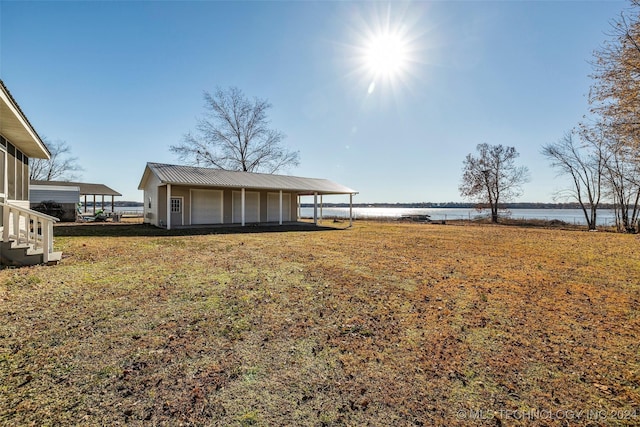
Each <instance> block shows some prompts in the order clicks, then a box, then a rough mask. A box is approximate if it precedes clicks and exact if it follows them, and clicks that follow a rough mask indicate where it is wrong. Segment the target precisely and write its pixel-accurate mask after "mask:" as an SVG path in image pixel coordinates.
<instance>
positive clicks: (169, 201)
mask: <svg viewBox="0 0 640 427" xmlns="http://www.w3.org/2000/svg"><path fill="white" fill-rule="evenodd" d="M167 230H171V184H167Z"/></svg>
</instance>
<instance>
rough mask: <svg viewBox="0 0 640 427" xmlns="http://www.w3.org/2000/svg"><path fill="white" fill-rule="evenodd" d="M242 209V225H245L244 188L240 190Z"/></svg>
mask: <svg viewBox="0 0 640 427" xmlns="http://www.w3.org/2000/svg"><path fill="white" fill-rule="evenodd" d="M240 211H241V213H242V226H243V227H244V218H245V217H244V188H242V190H241V191H240Z"/></svg>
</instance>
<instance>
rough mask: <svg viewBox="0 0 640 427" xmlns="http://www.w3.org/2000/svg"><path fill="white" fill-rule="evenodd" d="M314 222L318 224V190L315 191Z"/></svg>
mask: <svg viewBox="0 0 640 427" xmlns="http://www.w3.org/2000/svg"><path fill="white" fill-rule="evenodd" d="M313 223H314V224H315V225H318V192H317V191H316V192H315V193H313Z"/></svg>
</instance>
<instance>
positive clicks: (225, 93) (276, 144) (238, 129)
mask: <svg viewBox="0 0 640 427" xmlns="http://www.w3.org/2000/svg"><path fill="white" fill-rule="evenodd" d="M204 100H205V108H206V110H207V111H206V113H205V115H204V117H203V118H201V119H199V120H198V123H197V126H196V132H195V133H191V132H190V133H188V134H186V135H185V136H184V137H183V140H182V143H181V144H179V145H172V146H171V147H170V150H171V152H173V153H174V154H176V155H177V157H178V158H179V159H180V160H181V161H184V162H186V163H189V164H194V165H202V166H212V167H216V168H220V169H227V170H239V171H245V172H267V173H275V172H277V171H279V170H281V169H285V168H287V167H290V166H297V165H298V163H299V153H298V152H297V151H289V150H287V149H286V148H284V147H282V146H281V142H282V140H283V139H284V134H283V133H282V132H280V131H278V130H275V129H271V128H269V120H268V119H267V110H268V109H269V108H271V104H270V103H269V102H268V101H266V100H264V99H258V98H254V99H253V101H250V100H249V99H247V98H246V97H245V95H244V94H243V93H242V91H241V90H240V89H238V88H236V87H231V88H229V89H227V90H222V89H220V88H218V89H217V90H216V91H215V93H214V94H213V95H211V94H210V93H208V92H204Z"/></svg>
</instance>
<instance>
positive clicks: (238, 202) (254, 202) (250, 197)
mask: <svg viewBox="0 0 640 427" xmlns="http://www.w3.org/2000/svg"><path fill="white" fill-rule="evenodd" d="M233 222H234V223H236V224H240V223H241V222H242V192H240V191H234V192H233ZM244 222H245V223H247V222H260V193H259V192H257V191H245V192H244Z"/></svg>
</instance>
